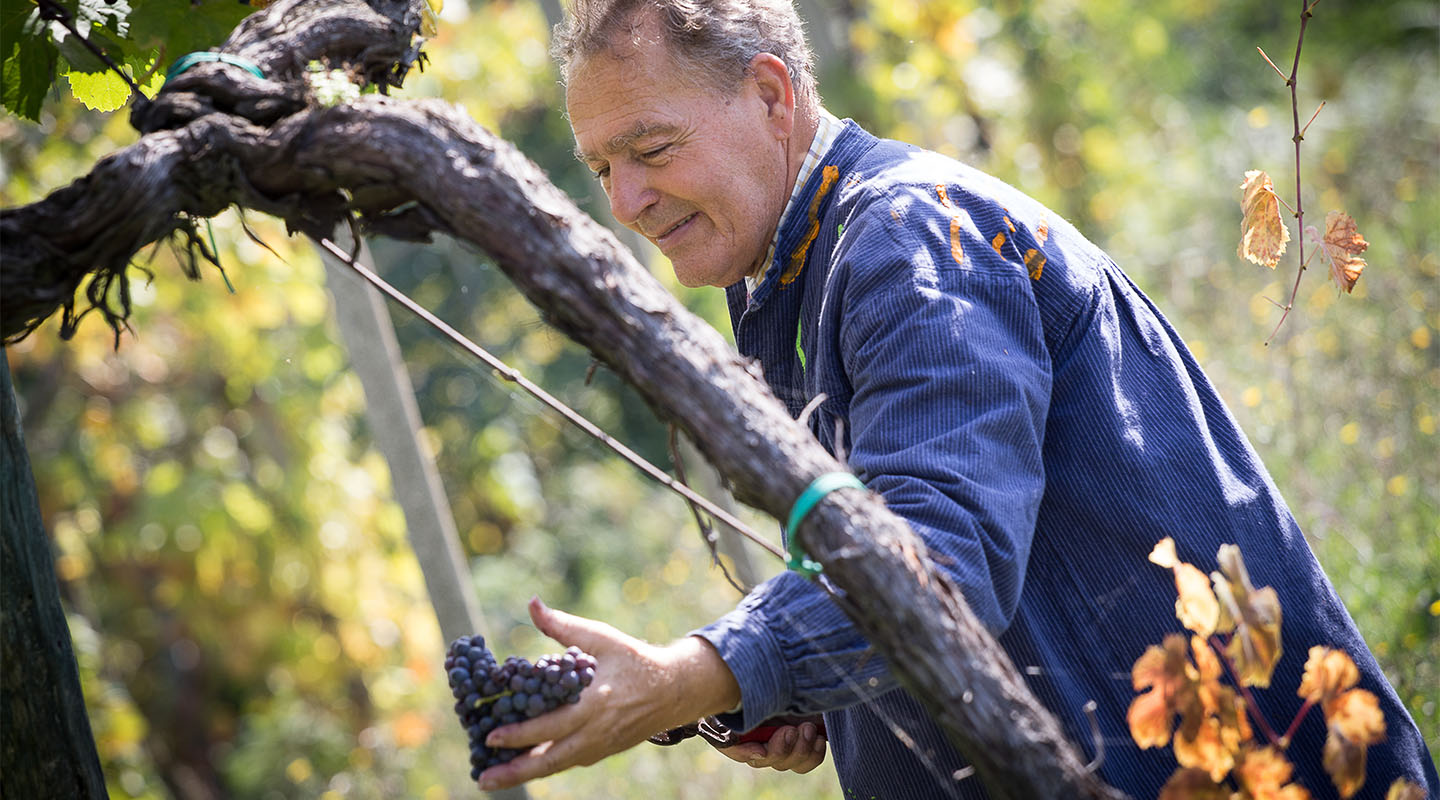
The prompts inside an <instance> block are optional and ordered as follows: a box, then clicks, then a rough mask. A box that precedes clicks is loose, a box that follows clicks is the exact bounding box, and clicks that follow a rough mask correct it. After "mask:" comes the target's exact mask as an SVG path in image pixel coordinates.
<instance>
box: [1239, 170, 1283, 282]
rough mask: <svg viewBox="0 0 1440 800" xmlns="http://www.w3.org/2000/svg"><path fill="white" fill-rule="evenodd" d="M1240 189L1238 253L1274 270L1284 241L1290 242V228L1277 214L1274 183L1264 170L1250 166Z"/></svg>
mask: <svg viewBox="0 0 1440 800" xmlns="http://www.w3.org/2000/svg"><path fill="white" fill-rule="evenodd" d="M1240 189H1241V191H1242V192H1244V195H1243V197H1242V198H1241V200H1240V209H1241V211H1242V212H1243V217H1242V219H1241V221H1240V250H1239V255H1240V257H1241V258H1248V259H1250V260H1251V261H1253V262H1255V263H1256V264H1259V265H1260V266H1262V267H1270V268H1271V269H1274V268H1275V265H1276V264H1278V263H1280V256H1281V255H1283V254H1284V253H1285V243H1286V242H1288V241H1290V229H1289V228H1287V227H1285V221H1284V220H1283V219H1282V218H1281V217H1280V198H1279V197H1278V196H1277V195H1276V194H1275V186H1274V185H1273V184H1272V183H1271V182H1270V176H1269V175H1266V174H1265V172H1264V171H1263V170H1258V169H1252V170H1250V171H1249V172H1246V173H1245V182H1244V183H1242V184H1240Z"/></svg>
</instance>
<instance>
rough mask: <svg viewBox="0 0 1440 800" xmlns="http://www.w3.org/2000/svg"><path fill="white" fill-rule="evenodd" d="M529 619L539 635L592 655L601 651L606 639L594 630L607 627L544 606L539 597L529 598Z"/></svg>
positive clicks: (606, 626)
mask: <svg viewBox="0 0 1440 800" xmlns="http://www.w3.org/2000/svg"><path fill="white" fill-rule="evenodd" d="M530 619H531V620H533V621H534V622H535V627H536V628H539V629H540V632H541V633H543V634H545V635H546V636H549V637H550V638H551V639H554V640H555V641H557V642H559V643H560V644H563V645H565V646H566V647H569V646H571V645H573V646H575V647H578V648H580V649H581V650H584V651H585V652H587V653H590V654H592V655H593V654H594V653H595V651H596V650H597V649H603V647H604V645H603V643H604V642H605V641H606V639H607V638H608V637H606V636H605V635H604V634H603V633H602V632H601V631H599V630H596V628H599V627H605V628H608V627H609V626H608V625H605V624H604V623H601V622H595V621H594V620H588V619H585V618H584V617H577V616H575V615H574V614H567V613H565V612H564V611H557V610H556V609H553V608H551V607H549V606H547V605H545V602H544V601H543V600H541V599H540V598H539V596H536V597H532V598H530Z"/></svg>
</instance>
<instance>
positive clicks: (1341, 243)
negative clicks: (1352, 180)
mask: <svg viewBox="0 0 1440 800" xmlns="http://www.w3.org/2000/svg"><path fill="white" fill-rule="evenodd" d="M1320 245H1321V247H1323V248H1325V257H1326V258H1328V259H1330V277H1332V278H1334V279H1335V285H1336V286H1339V287H1340V288H1341V289H1344V290H1345V291H1346V292H1347V293H1348V292H1349V291H1350V290H1351V289H1354V288H1355V281H1358V280H1360V273H1362V272H1364V271H1365V266H1366V264H1365V259H1363V258H1361V257H1360V254H1361V253H1363V252H1365V249H1366V248H1368V247H1369V246H1370V243H1369V242H1367V241H1365V237H1363V236H1361V235H1360V232H1359V231H1358V230H1356V228H1355V220H1354V219H1353V218H1351V216H1350V215H1349V214H1346V213H1345V212H1343V211H1331V212H1330V213H1329V214H1326V215H1325V235H1324V237H1322V238H1321V240H1320Z"/></svg>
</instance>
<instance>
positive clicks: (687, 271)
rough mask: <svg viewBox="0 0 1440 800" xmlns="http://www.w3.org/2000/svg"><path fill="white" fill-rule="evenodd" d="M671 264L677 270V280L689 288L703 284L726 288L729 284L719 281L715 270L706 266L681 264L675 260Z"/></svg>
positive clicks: (695, 287) (696, 287)
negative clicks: (714, 272)
mask: <svg viewBox="0 0 1440 800" xmlns="http://www.w3.org/2000/svg"><path fill="white" fill-rule="evenodd" d="M670 265H671V267H672V268H673V269H674V270H675V280H676V281H679V283H680V285H681V286H684V287H686V288H687V289H698V288H700V287H701V286H720V287H721V288H724V286H725V285H727V284H721V283H717V282H716V278H715V276H714V274H713V271H712V270H707V269H705V268H704V267H699V266H694V265H686V264H680V263H676V262H674V261H671V262H670Z"/></svg>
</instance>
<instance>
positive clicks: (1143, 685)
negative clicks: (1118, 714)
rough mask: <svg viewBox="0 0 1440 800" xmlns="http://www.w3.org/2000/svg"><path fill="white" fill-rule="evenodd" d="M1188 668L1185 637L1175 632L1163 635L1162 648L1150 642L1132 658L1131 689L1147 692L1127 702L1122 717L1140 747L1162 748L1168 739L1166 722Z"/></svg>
mask: <svg viewBox="0 0 1440 800" xmlns="http://www.w3.org/2000/svg"><path fill="white" fill-rule="evenodd" d="M1189 671H1190V663H1189V661H1188V660H1187V659H1186V658H1185V637H1183V636H1181V635H1180V634H1178V633H1172V634H1169V635H1168V636H1166V637H1165V644H1164V646H1163V647H1161V646H1157V645H1151V646H1150V647H1148V648H1146V649H1145V652H1144V653H1142V654H1140V657H1139V658H1137V659H1135V665H1134V666H1133V667H1132V668H1131V670H1130V674H1131V679H1132V681H1133V685H1134V687H1135V691H1137V692H1138V691H1141V690H1143V689H1149V691H1147V692H1145V693H1144V694H1141V695H1139V696H1138V697H1136V698H1135V699H1134V700H1132V701H1131V702H1130V709H1129V711H1127V712H1126V714H1125V719H1126V721H1127V722H1128V723H1129V725H1130V736H1131V737H1132V738H1134V739H1135V744H1137V745H1139V746H1140V747H1141V749H1144V748H1148V747H1163V746H1164V745H1165V744H1166V743H1168V742H1169V741H1170V723H1171V720H1172V719H1173V718H1174V716H1175V711H1176V704H1177V701H1178V698H1179V696H1180V694H1181V691H1182V690H1183V689H1184V687H1185V684H1186V682H1187V681H1188V680H1189V674H1188V673H1189Z"/></svg>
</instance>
